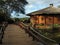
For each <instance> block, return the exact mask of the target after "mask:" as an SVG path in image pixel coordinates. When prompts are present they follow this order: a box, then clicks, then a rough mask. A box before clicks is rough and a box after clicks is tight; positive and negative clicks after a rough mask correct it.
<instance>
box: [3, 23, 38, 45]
mask: <svg viewBox="0 0 60 45" xmlns="http://www.w3.org/2000/svg"><path fill="white" fill-rule="evenodd" d="M2 45H37V43H36V41H32V38H31V37H29V36H28V34H26V33H25V31H24V30H22V29H21V28H20V27H19V26H16V25H13V24H10V25H8V27H7V28H6V30H5V33H4V38H3V44H2Z"/></svg>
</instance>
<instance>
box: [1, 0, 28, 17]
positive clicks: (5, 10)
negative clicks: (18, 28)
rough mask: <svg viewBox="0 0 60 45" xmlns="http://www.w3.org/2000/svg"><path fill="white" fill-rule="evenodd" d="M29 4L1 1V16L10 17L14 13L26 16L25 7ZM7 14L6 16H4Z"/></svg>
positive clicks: (17, 1)
mask: <svg viewBox="0 0 60 45" xmlns="http://www.w3.org/2000/svg"><path fill="white" fill-rule="evenodd" d="M26 4H28V2H27V1H26V0H0V10H2V12H1V11H0V15H3V16H0V18H1V17H5V16H7V17H10V15H11V13H12V12H13V11H15V12H19V13H23V14H25V9H24V7H25V5H26ZM4 14H5V15H4Z"/></svg>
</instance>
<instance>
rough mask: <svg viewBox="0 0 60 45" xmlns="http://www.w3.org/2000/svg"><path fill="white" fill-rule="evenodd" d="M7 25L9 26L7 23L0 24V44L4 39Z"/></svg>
mask: <svg viewBox="0 0 60 45" xmlns="http://www.w3.org/2000/svg"><path fill="white" fill-rule="evenodd" d="M6 27H7V24H6V23H5V24H4V23H3V24H1V25H0V44H2V39H3V35H4V31H5V28H6Z"/></svg>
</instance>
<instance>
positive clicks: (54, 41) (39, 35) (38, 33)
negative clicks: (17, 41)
mask: <svg viewBox="0 0 60 45" xmlns="http://www.w3.org/2000/svg"><path fill="white" fill-rule="evenodd" d="M30 28H31V29H32V31H34V32H35V33H37V34H38V35H39V36H42V37H43V38H45V39H47V40H49V41H52V42H56V41H55V40H52V39H50V38H47V37H46V36H44V35H42V34H40V33H38V32H37V31H36V30H34V29H33V28H32V27H30Z"/></svg>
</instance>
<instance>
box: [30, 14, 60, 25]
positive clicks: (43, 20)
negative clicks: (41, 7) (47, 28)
mask: <svg viewBox="0 0 60 45" xmlns="http://www.w3.org/2000/svg"><path fill="white" fill-rule="evenodd" d="M58 19H60V18H58V17H53V16H52V17H51V16H46V17H45V16H38V15H35V16H30V21H31V24H32V26H34V25H35V24H44V25H51V24H53V23H54V24H60V20H58Z"/></svg>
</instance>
